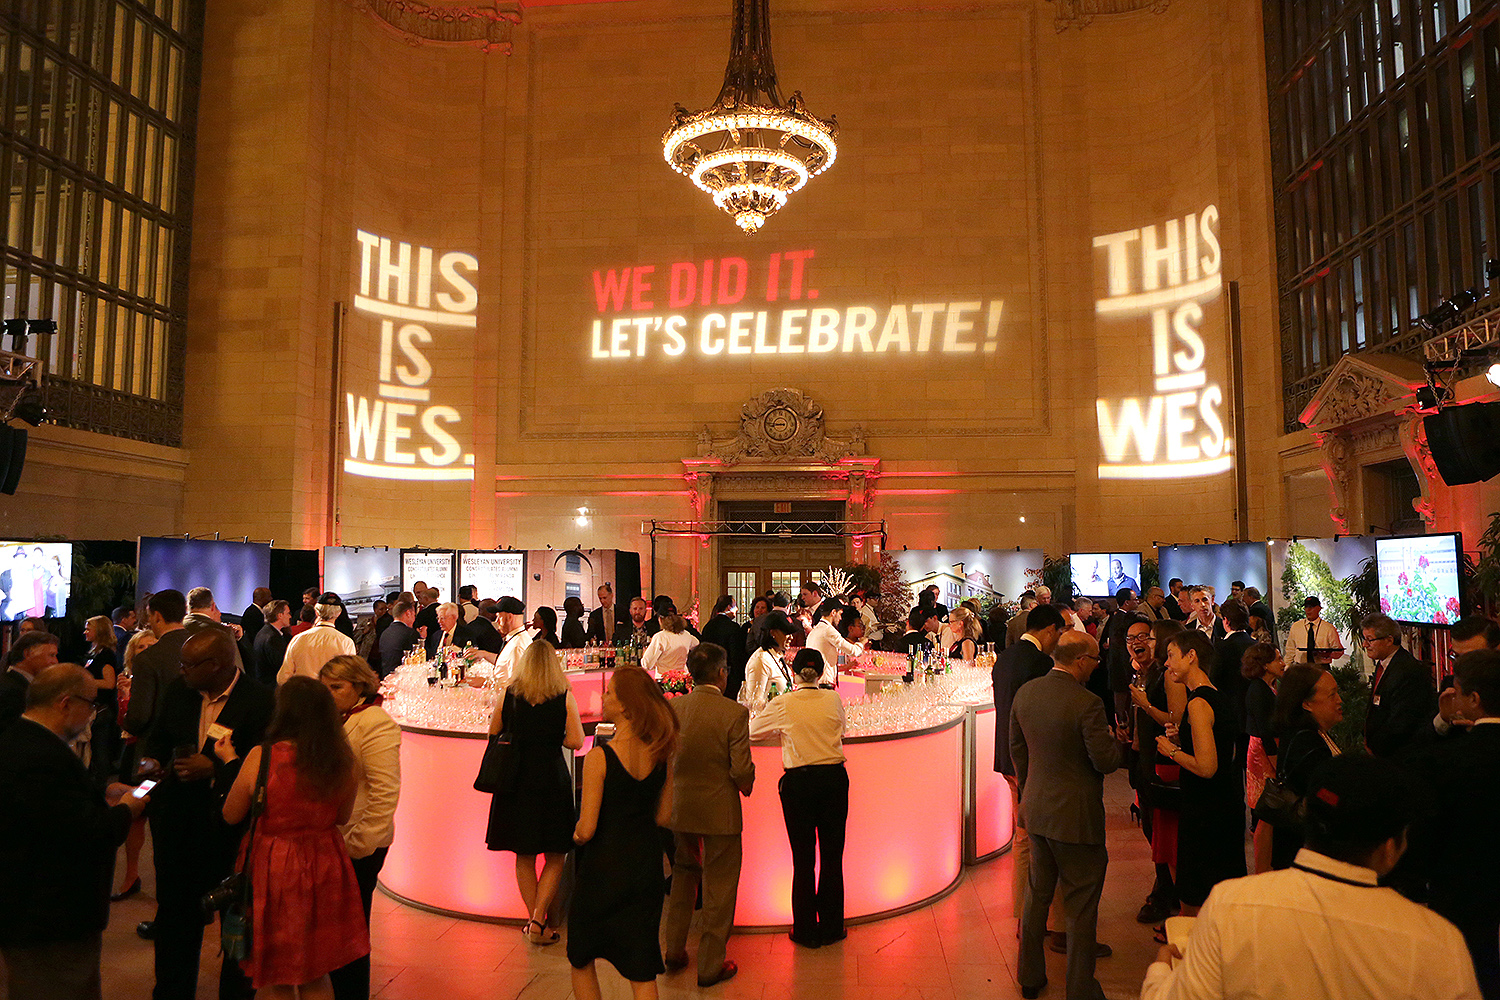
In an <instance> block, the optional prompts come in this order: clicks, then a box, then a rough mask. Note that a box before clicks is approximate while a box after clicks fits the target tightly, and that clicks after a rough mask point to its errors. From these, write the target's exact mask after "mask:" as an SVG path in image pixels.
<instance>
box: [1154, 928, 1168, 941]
mask: <svg viewBox="0 0 1500 1000" xmlns="http://www.w3.org/2000/svg"><path fill="white" fill-rule="evenodd" d="M1151 940H1153V941H1155V942H1156V943H1157V944H1166V943H1167V925H1166V924H1162V925H1161V926H1160V927H1153V928H1151Z"/></svg>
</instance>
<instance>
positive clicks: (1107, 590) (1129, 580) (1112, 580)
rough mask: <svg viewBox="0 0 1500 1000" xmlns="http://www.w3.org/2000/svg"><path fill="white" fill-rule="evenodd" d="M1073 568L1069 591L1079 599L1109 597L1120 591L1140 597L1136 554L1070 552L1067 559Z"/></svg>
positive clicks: (1138, 562) (1138, 558) (1138, 557)
mask: <svg viewBox="0 0 1500 1000" xmlns="http://www.w3.org/2000/svg"><path fill="white" fill-rule="evenodd" d="M1068 562H1069V563H1071V564H1072V567H1073V590H1074V592H1076V593H1077V594H1078V596H1080V597H1092V598H1096V599H1097V598H1100V597H1113V596H1115V594H1116V593H1117V592H1119V590H1120V589H1121V588H1122V587H1129V588H1130V589H1131V590H1133V591H1135V593H1136V596H1137V597H1139V596H1140V594H1141V554H1140V553H1139V552H1074V553H1073V554H1072V555H1070V556H1068Z"/></svg>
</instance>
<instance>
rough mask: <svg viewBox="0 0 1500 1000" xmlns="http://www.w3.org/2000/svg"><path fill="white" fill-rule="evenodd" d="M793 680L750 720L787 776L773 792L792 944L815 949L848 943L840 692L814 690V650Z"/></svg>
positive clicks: (795, 668) (796, 662)
mask: <svg viewBox="0 0 1500 1000" xmlns="http://www.w3.org/2000/svg"><path fill="white" fill-rule="evenodd" d="M792 672H793V675H794V676H795V677H796V685H795V686H794V687H793V688H792V690H791V691H789V692H787V693H786V694H784V695H781V696H780V697H778V698H773V699H772V700H771V701H770V703H769V704H767V705H766V707H765V708H764V709H762V710H761V712H760V714H759V715H756V716H755V717H754V718H752V719H751V720H750V739H751V740H759V739H766V738H768V737H775V736H780V737H781V766H782V768H783V770H784V771H785V772H786V773H785V774H784V775H783V776H782V779H781V782H780V784H779V785H778V786H777V787H778V789H779V790H780V794H781V812H782V816H783V817H784V818H785V820H786V831H787V841H788V842H789V843H790V845H791V850H792V933H791V939H792V941H793V943H795V944H799V945H802V946H804V947H807V948H816V947H818V946H820V945H825V944H832V943H833V942H835V941H841V940H843V938H844V937H845V931H844V830H845V827H846V825H847V823H848V819H849V772H848V771H846V770H845V769H844V749H843V740H844V705H843V702H842V701H840V700H839V695H838V692H837V691H829V690H826V689H823V688H820V687H819V686H818V682H819V681H820V680H821V679H822V677H823V663H822V654H821V653H819V652H818V651H817V650H815V649H804V650H802V651H801V652H799V653H798V654H797V655H796V656H795V657H794V658H793V659H792ZM814 869H816V875H814Z"/></svg>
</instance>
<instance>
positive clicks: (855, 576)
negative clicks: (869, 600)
mask: <svg viewBox="0 0 1500 1000" xmlns="http://www.w3.org/2000/svg"><path fill="white" fill-rule="evenodd" d="M844 575H845V576H847V577H848V578H849V586H850V587H851V588H853V589H854V590H862V591H864V592H865V593H867V594H878V593H880V567H879V566H871V565H870V564H869V563H850V564H849V565H847V566H845V567H844Z"/></svg>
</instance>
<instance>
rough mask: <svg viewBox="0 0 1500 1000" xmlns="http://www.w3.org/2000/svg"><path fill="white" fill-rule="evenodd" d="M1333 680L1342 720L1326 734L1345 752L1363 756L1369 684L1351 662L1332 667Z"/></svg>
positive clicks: (1361, 672)
mask: <svg viewBox="0 0 1500 1000" xmlns="http://www.w3.org/2000/svg"><path fill="white" fill-rule="evenodd" d="M1332 673H1333V679H1334V680H1336V681H1338V682H1339V697H1340V698H1342V699H1343V701H1344V721H1343V722H1340V723H1339V724H1338V725H1336V726H1334V727H1333V731H1332V732H1331V733H1330V734H1329V735H1331V736H1332V737H1333V741H1334V742H1335V743H1337V744H1338V745H1339V749H1340V750H1342V751H1344V752H1345V753H1363V752H1364V747H1365V716H1366V715H1368V714H1369V712H1370V684H1369V682H1368V681H1367V680H1365V674H1364V671H1363V670H1362V669H1361V668H1360V667H1359V666H1357V665H1355V664H1354V663H1353V662H1345V663H1344V664H1343V665H1342V666H1338V667H1334V668H1333V670H1332Z"/></svg>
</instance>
